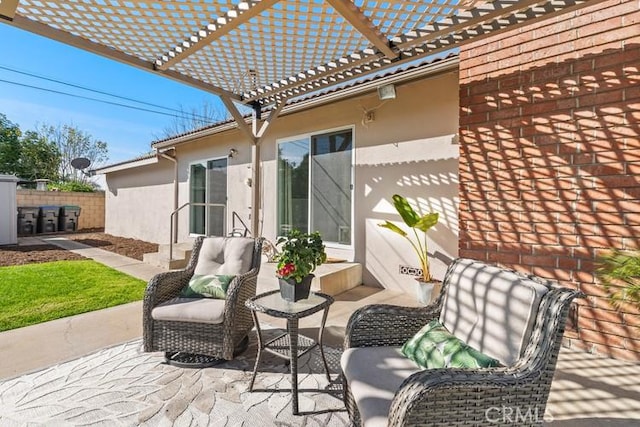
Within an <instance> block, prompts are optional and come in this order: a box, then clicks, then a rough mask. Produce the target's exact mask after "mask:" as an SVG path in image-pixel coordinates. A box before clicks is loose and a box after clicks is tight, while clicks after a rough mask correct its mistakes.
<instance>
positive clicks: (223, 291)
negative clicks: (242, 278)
mask: <svg viewBox="0 0 640 427" xmlns="http://www.w3.org/2000/svg"><path fill="white" fill-rule="evenodd" d="M235 277H236V276H230V275H216V274H211V275H209V274H207V275H202V274H194V275H193V277H192V278H191V280H189V284H188V285H187V286H185V287H184V288H182V290H181V291H180V296H181V297H185V298H214V299H226V298H227V289H228V288H229V284H230V283H231V281H232V280H233V279H234V278H235Z"/></svg>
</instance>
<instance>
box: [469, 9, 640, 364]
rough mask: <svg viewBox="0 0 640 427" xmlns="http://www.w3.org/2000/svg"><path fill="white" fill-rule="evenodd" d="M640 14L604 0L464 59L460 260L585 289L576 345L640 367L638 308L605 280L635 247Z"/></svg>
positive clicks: (638, 231) (639, 225)
mask: <svg viewBox="0 0 640 427" xmlns="http://www.w3.org/2000/svg"><path fill="white" fill-rule="evenodd" d="M639 122H640V11H639V8H638V2H637V1H605V2H601V3H598V4H597V5H594V6H591V7H589V8H586V9H582V10H579V11H577V12H571V13H569V14H563V15H560V16H558V17H556V18H553V19H551V20H547V21H544V22H542V23H538V24H535V25H530V26H527V27H524V28H522V29H520V30H515V31H512V32H508V33H503V34H500V35H498V36H495V37H493V38H490V39H486V40H483V41H479V42H476V43H473V44H470V45H467V46H464V47H463V48H462V49H461V51H460V240H459V252H460V255H461V256H465V257H471V258H476V259H481V260H487V261H491V262H495V263H499V264H502V265H505V266H508V267H511V268H514V269H516V270H520V271H524V272H529V273H534V274H537V275H539V276H542V277H546V278H551V279H555V280H557V281H559V282H560V283H561V284H563V285H566V286H570V287H573V288H579V289H581V290H582V291H584V292H585V293H586V294H587V295H588V297H587V299H585V300H581V301H579V302H578V304H577V307H578V309H577V317H576V318H575V320H576V322H577V328H573V329H570V330H568V331H567V332H566V334H565V337H568V341H569V344H570V345H573V346H576V347H580V348H583V349H587V350H589V351H591V352H595V353H599V354H603V355H607V356H613V357H618V358H623V359H629V360H635V361H638V360H640V333H639V331H640V329H639V326H640V312H638V310H637V309H636V308H634V307H633V306H631V305H626V306H624V307H623V309H622V310H621V311H616V310H615V309H614V308H613V307H612V306H611V305H610V304H609V302H608V300H607V294H606V292H605V291H604V290H603V288H602V286H601V285H600V284H599V283H598V281H597V279H596V277H595V274H594V271H595V268H596V261H597V258H598V256H599V255H600V254H602V253H603V251H606V250H609V249H610V248H623V249H627V248H638V247H640V244H639V239H640V127H639V126H638V123H639Z"/></svg>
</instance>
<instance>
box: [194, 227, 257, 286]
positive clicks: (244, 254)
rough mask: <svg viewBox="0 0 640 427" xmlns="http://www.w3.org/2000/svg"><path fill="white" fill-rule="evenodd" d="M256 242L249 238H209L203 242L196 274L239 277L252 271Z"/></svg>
mask: <svg viewBox="0 0 640 427" xmlns="http://www.w3.org/2000/svg"><path fill="white" fill-rule="evenodd" d="M254 244H255V240H254V239H251V238H247V237H208V238H206V239H204V240H203V242H202V248H201V249H200V254H199V255H198V263H197V265H196V268H195V274H200V275H203V276H205V275H210V274H225V275H235V276H237V275H239V274H242V273H246V272H248V271H249V270H250V269H251V262H252V260H253V247H254Z"/></svg>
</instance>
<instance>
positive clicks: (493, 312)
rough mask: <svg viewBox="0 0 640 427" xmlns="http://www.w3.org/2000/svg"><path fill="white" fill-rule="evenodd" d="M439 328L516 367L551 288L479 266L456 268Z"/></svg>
mask: <svg viewBox="0 0 640 427" xmlns="http://www.w3.org/2000/svg"><path fill="white" fill-rule="evenodd" d="M451 268H452V270H451V271H450V273H451V274H450V276H449V279H448V280H449V285H448V286H449V287H448V289H447V294H446V295H445V299H444V305H443V309H442V313H441V315H440V323H442V324H443V325H444V326H445V327H446V328H447V329H448V330H449V331H450V332H451V333H452V334H453V335H455V336H456V337H458V338H460V339H461V340H462V341H464V342H466V343H467V344H469V345H470V346H471V347H473V348H475V349H477V350H479V351H481V352H482V353H485V354H487V355H489V356H491V357H493V358H495V359H498V360H499V361H500V362H502V363H503V364H504V365H506V366H512V365H513V364H514V363H515V362H516V361H517V360H518V358H519V357H520V356H521V354H522V352H523V351H524V349H525V347H526V345H527V342H528V340H529V336H530V335H531V330H532V329H533V325H534V323H535V321H536V315H537V312H538V306H539V305H540V299H541V298H542V296H543V295H544V294H546V293H547V292H548V288H547V287H546V286H544V285H542V284H540V283H538V282H536V281H534V280H531V279H527V278H523V277H522V276H520V275H518V274H516V273H514V272H512V271H508V270H503V269H500V268H498V267H496V266H490V265H487V264H484V263H482V262H479V261H474V260H469V259H459V260H457V261H456V262H455V263H454V264H453V265H452V266H451Z"/></svg>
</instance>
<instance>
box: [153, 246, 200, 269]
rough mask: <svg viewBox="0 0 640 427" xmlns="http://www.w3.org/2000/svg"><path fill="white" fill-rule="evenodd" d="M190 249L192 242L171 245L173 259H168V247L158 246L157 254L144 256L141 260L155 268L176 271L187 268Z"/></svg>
mask: <svg viewBox="0 0 640 427" xmlns="http://www.w3.org/2000/svg"><path fill="white" fill-rule="evenodd" d="M192 249H193V242H184V243H177V244H175V245H173V259H169V245H159V246H158V252H153V253H148V254H144V255H143V256H142V260H143V261H144V262H146V263H147V264H151V265H155V266H157V267H162V268H166V269H168V270H177V269H180V268H185V267H186V266H187V263H188V262H189V258H190V257H191V251H192Z"/></svg>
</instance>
